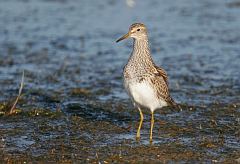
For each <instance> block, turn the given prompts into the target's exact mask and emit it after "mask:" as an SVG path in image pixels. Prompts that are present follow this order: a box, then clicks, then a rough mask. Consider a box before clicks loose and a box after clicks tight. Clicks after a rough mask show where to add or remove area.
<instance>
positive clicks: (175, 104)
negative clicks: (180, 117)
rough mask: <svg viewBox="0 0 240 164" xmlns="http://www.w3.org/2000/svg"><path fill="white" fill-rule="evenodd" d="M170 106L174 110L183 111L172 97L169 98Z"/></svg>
mask: <svg viewBox="0 0 240 164" xmlns="http://www.w3.org/2000/svg"><path fill="white" fill-rule="evenodd" d="M168 104H169V105H170V106H173V107H174V108H177V109H179V110H180V111H182V108H181V106H180V105H179V104H177V103H176V102H175V101H174V100H173V98H172V97H171V96H169V98H168Z"/></svg>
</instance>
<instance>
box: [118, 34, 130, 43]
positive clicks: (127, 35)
mask: <svg viewBox="0 0 240 164" xmlns="http://www.w3.org/2000/svg"><path fill="white" fill-rule="evenodd" d="M128 37H129V33H127V34H125V35H123V36H122V37H121V38H119V39H118V40H117V41H116V42H120V41H121V40H124V39H127V38H128Z"/></svg>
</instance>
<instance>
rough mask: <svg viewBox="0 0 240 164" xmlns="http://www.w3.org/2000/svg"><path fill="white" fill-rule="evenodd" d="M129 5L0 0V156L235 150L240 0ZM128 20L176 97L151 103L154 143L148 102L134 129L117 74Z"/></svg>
mask: <svg viewBox="0 0 240 164" xmlns="http://www.w3.org/2000/svg"><path fill="white" fill-rule="evenodd" d="M131 5H132V4H131ZM131 5H130V6H129V4H128V3H126V2H125V1H116V2H115V1H111V0H106V1H97V0H96V1H94V2H92V3H90V2H83V1H81V2H79V3H76V2H75V1H73V0H63V1H53V0H39V1H35V0H27V1H25V0H24V1H17V0H11V1H0V19H1V20H2V21H1V22H0V36H1V37H0V94H1V96H0V163H15V162H20V163H24V162H27V163H30V162H36V163H37V162H39V163H45V162H52V163H99V162H101V163H107V162H108V163H113V162H115V163H139V162H143V163H147V162H156V160H159V161H161V162H162V163H165V162H169V163H172V162H173V163H175V162H180V163H185V162H187V163H197V162H203V163H213V162H223V163H237V162H239V161H240V101H239V100H240V78H239V77H240V72H239V70H240V65H239V63H240V47H239V43H240V31H239V28H240V25H239V23H238V22H239V21H240V18H239V15H240V10H239V9H240V8H239V3H238V2H237V1H234V0H231V1H225V0H213V1H211V2H209V1H194V2H193V1H190V0H184V1H183V2H182V1H181V2H175V3H171V1H163V0H162V1H137V2H136V4H135V6H131ZM149 8H151V10H148V9H149ZM92 11H94V12H92ZM115 11H118V13H116V12H115ZM142 11H146V12H144V13H143V12H142ZM135 21H141V22H144V23H145V24H146V25H147V27H148V30H149V37H150V43H151V49H152V53H153V58H154V61H155V62H156V64H157V65H159V66H162V67H163V68H164V69H165V70H166V71H167V73H168V75H169V85H170V91H171V93H172V97H173V98H174V99H175V100H176V101H177V102H178V103H179V104H180V106H181V107H182V111H179V110H177V109H173V108H164V109H162V110H157V111H156V113H155V120H156V122H155V127H154V132H153V133H154V135H153V136H154V142H153V144H152V145H151V144H149V130H150V127H149V126H150V122H149V120H150V114H149V111H148V110H145V111H144V116H145V120H144V123H143V129H142V135H141V140H140V142H137V141H136V140H135V134H136V130H137V126H138V121H139V113H138V111H137V110H136V109H134V108H133V106H132V104H131V102H130V100H129V98H128V96H127V94H126V93H125V91H124V89H123V85H122V68H123V66H124V65H125V64H126V62H127V59H128V57H129V53H130V50H131V44H132V43H131V41H129V42H128V41H126V42H124V43H120V44H118V45H116V43H115V40H116V39H117V38H118V37H119V36H121V35H122V34H124V33H126V32H127V28H128V26H129V25H130V24H132V23H133V22H135ZM23 70H24V72H25V84H24V88H23V92H22V96H21V98H20V100H19V102H18V104H17V108H16V109H17V110H16V111H17V114H14V115H7V114H6V112H7V111H8V110H9V108H10V106H11V104H12V103H13V101H14V100H15V98H16V96H17V93H18V89H19V83H20V81H21V75H22V71H23Z"/></svg>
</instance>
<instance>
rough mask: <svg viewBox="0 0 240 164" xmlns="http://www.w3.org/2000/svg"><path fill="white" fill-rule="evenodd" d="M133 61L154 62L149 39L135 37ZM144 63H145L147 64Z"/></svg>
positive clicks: (131, 58)
mask: <svg viewBox="0 0 240 164" xmlns="http://www.w3.org/2000/svg"><path fill="white" fill-rule="evenodd" d="M130 60H131V61H138V63H142V64H143V63H145V64H146V63H147V64H153V60H152V57H151V52H150V47H149V43H148V39H147V38H146V39H134V41H133V51H132V55H131V57H130ZM145 64H144V65H145Z"/></svg>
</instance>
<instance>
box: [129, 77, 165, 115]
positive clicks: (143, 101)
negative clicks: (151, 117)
mask: <svg viewBox="0 0 240 164" xmlns="http://www.w3.org/2000/svg"><path fill="white" fill-rule="evenodd" d="M128 89H129V92H130V95H131V96H132V98H133V100H134V101H135V102H136V103H137V104H139V105H141V106H144V107H146V108H149V109H150V110H151V111H152V112H153V111H154V110H155V109H157V108H162V107H163V106H167V102H166V101H164V100H162V99H158V98H157V96H156V93H155V91H154V90H153V88H152V87H151V86H150V84H149V83H148V82H146V81H145V82H144V81H143V82H141V83H132V84H129V85H128Z"/></svg>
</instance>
